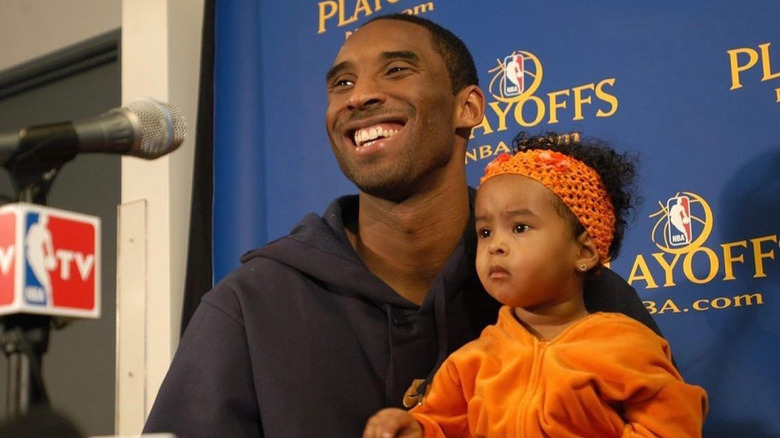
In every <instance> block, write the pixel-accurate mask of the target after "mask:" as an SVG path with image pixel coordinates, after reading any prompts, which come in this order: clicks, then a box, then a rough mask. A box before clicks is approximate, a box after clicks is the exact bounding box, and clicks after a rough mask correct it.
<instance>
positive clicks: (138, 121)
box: [0, 97, 187, 168]
mask: <svg viewBox="0 0 780 438" xmlns="http://www.w3.org/2000/svg"><path fill="white" fill-rule="evenodd" d="M186 129H187V124H186V120H185V119H184V116H183V115H182V113H181V111H179V110H178V109H177V108H176V107H174V106H172V105H170V104H167V103H163V102H160V101H158V100H155V99H152V98H150V97H144V98H141V99H137V100H134V101H132V102H130V103H128V104H127V105H125V106H124V107H121V108H114V109H112V110H110V111H108V112H106V113H104V114H101V115H99V116H96V117H91V118H87V119H83V120H74V121H70V122H62V123H53V124H48V125H40V126H32V127H28V128H24V129H22V130H21V131H19V132H5V133H3V132H0V164H3V165H4V166H6V167H8V168H30V167H34V168H44V167H47V166H51V167H57V166H59V165H62V164H63V163H65V162H66V161H68V160H70V159H72V158H73V157H75V156H76V154H79V153H109V154H121V155H130V156H134V157H139V158H145V159H147V160H152V159H155V158H159V157H161V156H163V155H165V154H168V153H170V152H173V151H174V150H176V148H178V147H179V146H180V145H181V144H182V143H183V142H184V139H185V138H186V136H187V132H186Z"/></svg>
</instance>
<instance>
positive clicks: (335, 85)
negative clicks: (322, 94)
mask: <svg viewBox="0 0 780 438" xmlns="http://www.w3.org/2000/svg"><path fill="white" fill-rule="evenodd" d="M354 84H355V82H354V81H353V80H352V79H337V80H335V81H333V82H332V83H331V85H330V89H331V90H335V89H341V88H349V87H351V86H353V85H354Z"/></svg>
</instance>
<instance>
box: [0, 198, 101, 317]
mask: <svg viewBox="0 0 780 438" xmlns="http://www.w3.org/2000/svg"><path fill="white" fill-rule="evenodd" d="M4 313H37V314H45V315H60V316H73V317H82V318H98V317H100V220H99V219H98V218H96V217H93V216H87V215H82V214H77V213H71V212H67V211H63V210H58V209H54V208H49V207H43V206H39V205H33V204H9V205H6V206H3V207H2V208H1V209H0V314H4Z"/></svg>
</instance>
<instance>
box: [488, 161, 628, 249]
mask: <svg viewBox="0 0 780 438" xmlns="http://www.w3.org/2000/svg"><path fill="white" fill-rule="evenodd" d="M503 174H515V175H522V176H526V177H528V178H531V179H533V180H535V181H537V182H539V183H541V184H542V185H543V186H545V187H547V188H548V189H550V190H552V192H553V193H555V195H556V196H558V197H559V198H561V201H563V203H564V204H565V205H566V206H567V207H569V210H571V212H572V213H573V214H574V217H576V218H577V220H579V221H580V224H582V226H583V228H585V231H586V232H587V233H588V235H589V236H590V238H591V239H593V242H594V243H595V244H596V249H598V252H599V257H600V258H601V262H602V263H604V262H607V261H608V260H609V256H608V254H609V246H610V245H611V244H612V236H613V235H614V233H615V211H614V208H613V207H612V201H610V198H609V194H608V193H607V190H606V189H605V188H604V184H602V182H601V178H600V177H599V174H598V173H596V171H595V170H593V168H591V167H590V166H588V165H587V164H585V163H583V162H582V161H579V160H577V159H574V158H572V157H570V156H568V155H565V154H562V153H560V152H555V151H550V150H546V149H532V150H525V151H520V152H517V153H516V154H515V155H510V154H501V155H499V156H498V157H496V159H494V160H493V161H491V162H490V163H489V164H488V165H487V167H486V168H485V175H484V176H483V177H482V179H481V180H480V184H484V183H485V181H487V180H488V179H490V178H492V177H494V176H497V175H503Z"/></svg>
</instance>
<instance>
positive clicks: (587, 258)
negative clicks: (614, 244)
mask: <svg viewBox="0 0 780 438" xmlns="http://www.w3.org/2000/svg"><path fill="white" fill-rule="evenodd" d="M577 243H579V245H580V251H579V254H578V257H577V259H576V260H575V265H574V269H576V270H578V271H580V272H587V271H590V270H591V269H593V267H595V266H597V265H598V263H599V259H600V257H599V251H598V249H597V248H596V244H595V243H593V239H591V238H590V235H588V233H587V232H586V231H583V232H582V233H580V235H579V236H578V237H577ZM583 266H584V267H585V269H582V267H583Z"/></svg>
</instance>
